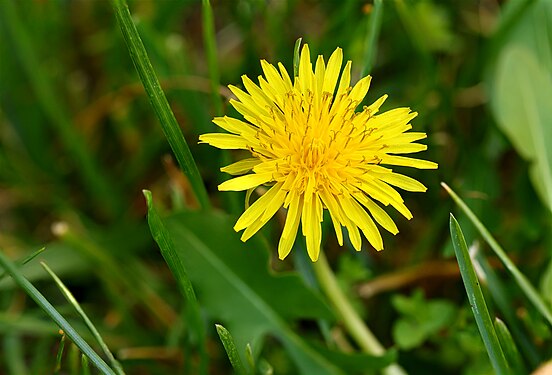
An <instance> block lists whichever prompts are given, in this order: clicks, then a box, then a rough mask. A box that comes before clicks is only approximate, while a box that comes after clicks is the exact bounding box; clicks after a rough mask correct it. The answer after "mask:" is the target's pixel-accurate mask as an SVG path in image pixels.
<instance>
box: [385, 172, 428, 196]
mask: <svg viewBox="0 0 552 375" xmlns="http://www.w3.org/2000/svg"><path fill="white" fill-rule="evenodd" d="M380 179H381V180H383V181H385V182H386V183H388V184H390V185H393V186H396V187H398V188H401V189H403V190H406V191H415V192H424V191H426V190H427V188H426V187H425V186H424V185H423V184H422V183H421V182H419V181H416V180H415V179H413V178H410V177H408V176H405V175H402V174H399V173H387V174H384V175H381V176H380Z"/></svg>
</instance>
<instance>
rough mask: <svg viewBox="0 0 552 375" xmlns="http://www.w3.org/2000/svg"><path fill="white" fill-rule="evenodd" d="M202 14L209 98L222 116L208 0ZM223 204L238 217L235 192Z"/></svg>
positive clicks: (225, 159) (225, 160)
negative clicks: (209, 90) (209, 88)
mask: <svg viewBox="0 0 552 375" xmlns="http://www.w3.org/2000/svg"><path fill="white" fill-rule="evenodd" d="M202 4H203V5H202V13H203V43H204V45H205V50H206V51H207V66H208V67H209V81H210V83H211V97H212V101H213V106H214V108H215V115H216V116H222V115H223V108H222V107H223V105H222V104H223V103H222V98H221V95H220V90H219V87H220V70H219V65H218V59H217V41H216V38H215V19H214V17H213V8H212V7H211V3H210V1H209V0H203V2H202ZM218 154H219V155H220V163H221V164H222V165H228V164H230V163H231V162H232V160H231V158H230V153H229V152H228V150H220V151H219V152H218ZM226 179H228V178H223V177H219V180H218V182H219V183H222V182H223V181H224V180H226ZM223 199H224V202H225V204H226V207H227V208H228V210H229V211H230V212H231V213H233V214H235V215H238V214H239V213H240V211H241V209H242V207H241V205H240V203H239V201H238V195H237V194H236V193H235V192H231V193H230V194H224V196H223Z"/></svg>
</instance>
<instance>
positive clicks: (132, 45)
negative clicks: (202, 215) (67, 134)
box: [111, 0, 211, 208]
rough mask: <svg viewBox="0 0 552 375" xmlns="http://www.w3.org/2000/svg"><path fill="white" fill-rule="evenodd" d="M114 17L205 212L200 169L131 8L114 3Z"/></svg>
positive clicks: (207, 204)
mask: <svg viewBox="0 0 552 375" xmlns="http://www.w3.org/2000/svg"><path fill="white" fill-rule="evenodd" d="M111 4H112V5H113V9H114V11H115V16H116V18H117V21H118V23H119V27H120V28H121V32H122V34H123V37H124V39H125V42H126V45H127V47H128V50H129V53H130V57H131V58H132V62H133V63H134V66H135V67H136V71H137V72H138V75H139V76H140V81H141V82H142V85H143V86H144V89H145V90H146V94H147V96H148V98H149V100H150V102H151V105H152V107H153V110H154V111H155V114H156V115H157V118H158V119H159V122H160V123H161V128H162V129H163V133H164V134H165V137H166V138H167V141H168V142H169V145H170V146H171V149H172V150H173V152H174V155H175V157H176V160H178V164H179V165H180V167H181V168H182V170H183V172H184V173H185V174H186V176H187V177H188V178H189V180H190V184H191V186H192V189H193V190H194V193H195V195H196V197H197V200H198V201H199V204H200V205H201V206H202V207H203V208H209V207H210V206H211V204H210V202H209V196H208V195H207V190H206V189H205V185H203V181H202V179H201V176H200V174H199V170H198V169H197V165H196V163H195V161H194V158H193V156H192V153H191V152H190V148H189V147H188V144H187V143H186V140H185V139H184V135H183V134H182V131H181V130H180V127H179V126H178V122H177V121H176V118H175V117H174V113H173V112H172V110H171V107H170V106H169V102H168V101H167V98H166V97H165V93H164V92H163V90H162V89H161V84H160V83H159V80H158V79H157V75H156V74H155V71H154V70H153V66H152V65H151V62H150V60H149V57H148V54H147V52H146V48H145V47H144V44H143V43H142V40H141V39H140V35H139V34H138V30H137V29H136V25H134V22H133V21H132V17H131V15H130V11H129V10H128V5H127V3H126V1H125V0H111Z"/></svg>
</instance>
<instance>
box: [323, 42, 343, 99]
mask: <svg viewBox="0 0 552 375" xmlns="http://www.w3.org/2000/svg"><path fill="white" fill-rule="evenodd" d="M342 63H343V51H342V50H341V48H337V49H336V50H335V51H334V52H333V53H332V55H331V56H330V59H329V60H328V66H327V67H326V72H325V73H324V85H323V86H322V92H329V93H330V94H333V93H334V91H335V85H336V83H337V79H338V78H339V72H340V71H341V64H342Z"/></svg>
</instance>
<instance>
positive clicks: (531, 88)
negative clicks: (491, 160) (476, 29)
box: [491, 0, 552, 211]
mask: <svg viewBox="0 0 552 375" xmlns="http://www.w3.org/2000/svg"><path fill="white" fill-rule="evenodd" d="M550 24H552V2H550V1H547V0H541V1H535V2H534V3H533V4H532V5H531V6H530V7H529V8H528V9H527V11H525V12H524V13H523V14H522V16H521V17H519V20H518V22H517V24H516V25H515V27H513V29H512V30H511V32H510V33H508V34H507V35H506V38H505V40H504V41H503V46H502V48H501V50H500V51H499V53H498V56H497V60H496V65H495V67H496V69H495V70H494V73H493V76H492V80H491V86H492V92H491V94H492V95H491V100H492V109H493V112H494V115H495V117H496V119H497V122H498V125H499V126H500V128H501V129H502V131H503V132H504V133H505V134H506V136H507V137H508V138H509V140H510V142H511V143H512V145H513V146H514V147H515V149H516V150H517V152H518V153H519V154H520V155H521V156H522V157H523V158H524V159H525V160H527V161H528V162H529V163H530V171H529V174H530V177H531V180H532V182H533V185H534V187H535V189H536V191H537V193H538V194H539V196H540V198H541V199H542V201H543V202H544V203H545V205H546V207H548V209H549V210H550V211H552V147H550V140H551V139H552V112H551V111H550V100H551V98H552V29H551V28H550Z"/></svg>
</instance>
